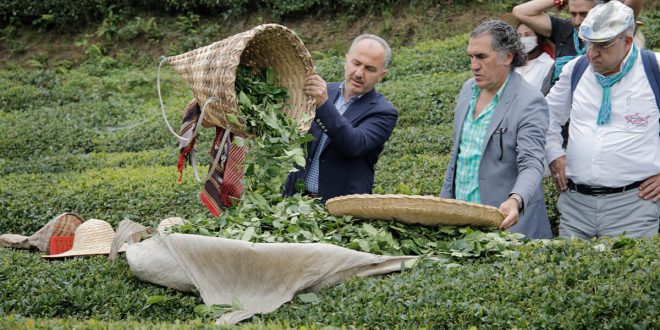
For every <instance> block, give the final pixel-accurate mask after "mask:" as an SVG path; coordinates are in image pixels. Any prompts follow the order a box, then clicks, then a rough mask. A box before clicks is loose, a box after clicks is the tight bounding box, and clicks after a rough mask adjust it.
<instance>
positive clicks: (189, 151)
mask: <svg viewBox="0 0 660 330" xmlns="http://www.w3.org/2000/svg"><path fill="white" fill-rule="evenodd" d="M200 114H201V109H200V107H199V104H198V103H197V100H196V99H193V100H192V101H191V102H190V103H188V105H186V108H185V109H184V110H183V123H182V124H181V131H180V135H181V136H182V137H184V138H186V139H188V140H183V139H182V140H180V141H179V160H178V162H177V169H178V171H179V179H178V181H179V182H181V181H182V175H183V168H184V167H185V164H186V163H190V162H191V159H192V155H193V153H194V151H195V140H196V138H195V137H193V136H192V135H193V132H194V130H195V127H196V125H197V120H198V119H199V116H200ZM224 133H225V130H224V128H220V127H217V128H216V131H215V139H214V140H213V146H212V147H211V162H213V160H215V157H216V155H217V153H218V152H219V150H218V149H219V148H220V142H221V141H222V136H223V135H224ZM233 138H234V135H233V134H230V136H229V138H228V139H227V143H225V146H224V147H223V148H222V150H221V151H220V152H222V154H221V155H220V159H219V160H218V163H217V164H215V165H214V166H213V167H211V168H209V172H210V173H211V175H210V176H209V178H208V179H207V180H206V181H205V182H204V188H203V189H202V191H201V192H200V194H199V198H200V199H201V201H202V203H204V205H205V206H206V208H208V209H209V211H210V212H211V213H212V214H213V215H214V216H216V217H219V216H220V214H221V213H222V210H223V209H224V208H227V207H230V206H232V205H234V203H235V201H236V200H237V199H239V198H240V197H241V195H242V194H243V185H242V184H241V180H242V179H243V161H244V160H245V148H243V147H238V146H236V145H235V144H233V143H232V140H233Z"/></svg>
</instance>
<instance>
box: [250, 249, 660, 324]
mask: <svg viewBox="0 0 660 330" xmlns="http://www.w3.org/2000/svg"><path fill="white" fill-rule="evenodd" d="M659 243H660V237H658V236H656V237H655V238H654V239H652V240H641V241H633V240H628V239H623V240H621V241H619V242H618V243H615V242H614V241H611V240H601V241H591V242H572V243H571V242H561V241H555V242H546V243H543V242H538V243H535V244H531V245H528V246H526V247H523V248H521V249H519V250H520V251H519V252H520V254H519V255H515V256H514V257H512V258H511V259H508V260H497V261H493V260H480V261H475V262H473V263H467V264H463V265H454V266H452V267H447V266H444V265H437V264H428V265H425V266H422V267H418V268H415V269H413V270H411V271H408V272H406V273H403V274H400V275H399V274H397V275H393V276H387V277H376V278H368V279H359V280H358V279H356V280H352V281H349V282H346V283H343V284H340V285H339V286H337V287H336V288H333V289H329V290H326V291H323V292H322V294H321V295H320V298H321V299H320V300H321V301H320V302H319V303H317V304H302V303H300V302H296V303H293V304H286V305H284V306H283V307H282V308H280V309H279V310H277V311H276V312H275V313H273V314H267V315H263V316H260V317H258V318H256V320H257V321H278V320H288V321H289V322H291V323H292V326H294V327H295V326H301V325H304V324H316V325H322V324H332V325H346V326H351V325H355V326H358V327H368V328H371V329H374V328H406V329H411V328H429V329H467V328H471V327H475V328H486V329H512V328H518V329H521V328H523V329H524V328H552V329H593V328H600V329H651V328H655V327H656V326H657V325H658V313H657V311H658V309H659V308H660V304H659V302H660V300H659V299H658V298H660V291H659V287H658V285H657V284H658V283H659V281H660V261H658V260H659V259H658V257H660V253H659V249H658V247H657V246H658V244H659Z"/></svg>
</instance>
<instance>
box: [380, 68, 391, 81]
mask: <svg viewBox="0 0 660 330" xmlns="http://www.w3.org/2000/svg"><path fill="white" fill-rule="evenodd" d="M388 72H389V71H387V69H385V70H383V73H381V75H380V79H378V82H382V81H383V79H385V76H387V73H388Z"/></svg>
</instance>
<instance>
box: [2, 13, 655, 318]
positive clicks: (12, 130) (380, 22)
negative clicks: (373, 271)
mask: <svg viewBox="0 0 660 330" xmlns="http://www.w3.org/2000/svg"><path fill="white" fill-rule="evenodd" d="M515 3H516V1H383V2H368V1H362V0H343V1H338V2H332V1H322V0H305V1H296V2H294V1H278V2H261V1H248V0H231V1H205V0H198V1H175V0H168V1H165V2H159V3H155V2H151V1H149V0H143V1H135V2H130V3H129V2H127V1H104V0H95V1H67V0H49V1H42V2H30V1H11V0H10V1H5V2H2V3H0V24H2V25H0V28H1V29H0V131H1V132H2V135H1V137H0V182H2V184H0V232H2V233H5V232H11V233H17V234H30V233H32V232H34V231H36V230H37V229H39V228H40V227H41V226H43V224H45V223H46V222H47V221H48V220H50V219H51V218H52V217H53V216H55V215H57V214H60V213H62V212H66V211H73V212H77V213H79V214H81V215H82V216H83V217H84V218H85V219H90V218H99V219H104V220H107V221H109V222H110V223H111V224H113V225H114V226H116V225H117V224H118V222H119V221H121V220H123V219H125V218H128V219H131V220H134V221H137V222H140V223H143V224H151V225H155V224H157V222H158V221H159V220H161V219H163V218H166V217H170V216H181V217H184V218H188V219H195V220H196V221H205V220H209V219H210V218H209V214H208V212H207V211H206V210H205V208H204V207H203V206H202V205H201V203H199V201H198V199H197V196H196V195H197V192H198V191H199V189H200V188H201V187H200V186H199V185H198V184H197V183H195V181H194V178H193V176H192V173H191V171H190V170H186V172H185V174H184V180H183V183H182V184H178V183H176V179H177V173H176V158H177V141H176V139H175V138H173V137H172V136H171V135H170V134H169V132H168V131H167V129H166V128H165V125H164V123H163V121H162V118H161V117H160V116H161V115H160V113H159V104H158V100H157V97H156V92H155V81H156V67H157V61H158V56H159V55H162V54H178V53H181V52H183V51H187V50H190V49H193V48H195V47H198V46H202V45H206V44H209V43H211V42H214V41H217V40H220V39H222V38H224V37H226V36H229V35H231V34H233V33H236V32H240V31H243V30H246V29H248V28H250V27H252V26H254V25H256V24H259V23H263V22H279V23H282V24H285V25H287V26H289V27H291V28H292V29H294V31H296V32H297V33H298V34H299V35H300V36H301V38H302V39H303V40H304V41H305V43H306V45H307V47H308V48H309V49H310V52H311V53H312V56H313V59H314V64H315V66H316V68H317V70H318V72H319V73H320V74H321V75H322V76H323V77H324V78H326V79H327V80H329V81H331V80H339V79H341V77H342V70H341V63H342V60H343V52H344V51H345V49H346V47H348V45H349V43H350V40H351V38H352V37H354V36H355V35H357V34H358V33H360V32H363V31H364V32H372V33H377V34H380V35H383V36H384V37H385V38H386V39H387V40H389V41H390V42H391V44H392V45H393V47H394V57H393V62H392V65H391V68H390V74H389V75H388V79H386V80H385V81H384V82H383V83H382V84H380V85H379V86H378V89H379V91H381V92H382V93H383V94H385V95H386V96H387V97H388V98H389V99H390V100H391V101H392V102H393V103H394V105H395V106H396V107H397V109H398V110H399V112H400V120H399V123H398V126H397V128H396V129H395V131H394V133H393V135H392V138H391V139H390V141H389V142H388V143H387V146H386V148H385V150H384V152H383V154H382V156H381V159H380V161H379V163H378V166H377V174H376V184H375V187H374V190H375V192H376V193H405V194H429V195H437V194H439V192H440V188H441V182H442V179H443V175H444V170H445V167H446V163H447V153H448V152H449V150H450V148H451V146H452V140H451V123H452V119H453V113H452V112H453V107H454V105H455V97H456V94H457V92H458V90H459V88H460V86H461V84H462V83H463V81H465V80H466V79H467V78H469V76H470V73H469V72H468V70H467V69H468V59H467V57H466V56H465V55H464V52H465V45H466V42H467V33H468V32H469V31H470V29H471V28H472V27H473V26H474V24H476V23H477V22H478V21H480V20H483V19H485V18H493V17H499V15H501V14H503V13H505V12H508V11H510V9H511V8H512V6H513V5H514V4H515ZM154 8H158V9H154ZM330 11H337V12H339V13H340V14H338V15H325V13H327V12H330ZM641 18H642V20H643V21H644V22H645V25H644V26H643V27H642V31H643V32H644V33H645V36H646V39H647V46H648V47H650V48H655V49H658V47H660V34H659V33H660V32H658V31H660V29H658V28H657V27H658V25H659V24H660V14H659V11H658V4H657V3H656V2H647V4H646V5H645V8H644V11H643V15H642V17H641ZM162 92H163V96H164V104H165V105H166V109H167V116H168V118H169V119H170V121H171V122H172V124H173V125H174V126H175V127H176V126H178V121H179V120H180V116H181V114H180V110H181V109H182V108H183V106H184V105H185V104H186V102H187V101H188V100H189V99H190V97H191V94H190V92H189V90H188V88H187V87H186V85H185V82H183V81H181V80H180V79H179V77H178V76H177V75H176V74H175V73H174V72H173V70H171V69H170V68H169V67H165V68H164V69H163V71H162ZM212 136H213V132H212V130H202V132H201V136H200V139H199V141H200V145H199V151H200V152H199V154H200V156H201V157H200V158H201V159H200V162H201V163H202V164H203V163H205V162H207V161H208V160H209V158H208V155H207V152H208V150H209V145H210V141H211V139H212ZM544 187H545V192H546V200H547V202H548V206H549V213H550V215H551V218H552V219H553V224H554V225H555V230H556V220H557V212H556V209H555V207H554V205H555V200H556V197H557V195H556V193H555V192H554V190H553V188H552V187H551V185H550V182H549V181H545V182H544ZM659 243H660V241H659V238H658V237H656V238H654V239H652V240H627V239H622V238H617V239H599V240H593V241H588V242H564V241H548V242H538V243H533V244H524V245H521V246H518V247H507V251H509V252H510V253H507V254H506V255H502V254H498V255H496V256H490V257H488V256H486V257H483V258H478V259H477V258H461V259H459V260H454V261H450V262H447V263H442V264H435V263H433V264H430V263H429V264H426V263H422V264H419V265H417V266H416V267H414V268H413V269H411V270H408V271H405V272H403V273H401V274H393V275H390V276H383V277H378V278H368V279H359V278H356V279H353V280H351V281H348V282H346V283H343V284H341V285H339V286H337V287H334V288H330V289H327V290H324V291H322V292H320V293H318V296H317V297H316V299H314V298H312V299H308V298H305V299H303V298H295V299H294V300H293V301H292V302H291V303H289V304H286V305H285V306H283V307H282V308H281V309H279V310H278V311H277V312H275V313H273V314H268V315H263V316H259V317H256V318H254V319H253V320H251V321H250V323H247V324H244V325H243V327H247V328H290V327H300V326H307V327H310V328H316V327H319V328H320V327H323V326H324V325H334V326H342V325H343V326H347V327H351V326H355V327H368V328H376V327H379V328H389V327H399V328H410V327H429V328H468V327H471V326H477V327H484V328H514V327H516V328H642V329H643V328H657V327H658V324H659V323H660V322H659V320H658V313H657V310H659V309H660V308H659V307H658V301H659V300H658V298H660V297H659V294H658V283H660V279H659V276H660V275H659V274H660V269H659V263H658V260H659V258H658V257H659V255H658V254H659V253H658V248H657V247H658V244H659ZM200 303H201V299H200V298H199V297H198V296H196V295H189V294H181V293H177V292H174V291H171V290H168V289H164V288H161V287H156V286H153V285H150V284H147V283H143V282H140V281H139V280H137V279H136V278H135V277H134V276H133V275H132V274H131V273H130V271H129V270H128V267H127V264H126V262H125V261H123V260H120V261H119V262H117V263H114V264H111V263H109V262H108V261H107V260H106V259H105V258H103V257H92V258H79V259H70V260H64V261H53V262H47V261H45V260H42V259H41V258H40V257H39V255H38V253H34V252H25V251H14V250H9V249H0V327H2V328H15V327H37V328H52V327H64V328H71V327H77V328H106V327H126V328H134V327H144V328H162V327H172V328H178V327H181V328H190V327H200V328H203V327H211V326H212V323H211V321H209V319H208V316H207V315H200V314H198V313H196V312H195V307H196V306H197V305H198V304H200Z"/></svg>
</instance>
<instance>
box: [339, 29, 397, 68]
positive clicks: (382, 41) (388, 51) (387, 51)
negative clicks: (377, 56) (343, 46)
mask: <svg viewBox="0 0 660 330" xmlns="http://www.w3.org/2000/svg"><path fill="white" fill-rule="evenodd" d="M364 39H369V40H373V41H376V42H377V43H379V44H380V45H381V46H382V47H383V49H384V50H385V63H384V64H385V68H387V65H389V64H390V59H391V58H392V48H390V45H389V44H388V43H387V41H385V39H383V38H381V37H379V36H377V35H375V34H368V33H364V34H361V35H359V36H357V37H356V38H355V39H353V43H352V44H351V48H349V49H348V52H349V53H350V52H351V50H353V47H355V45H357V43H358V42H360V41H362V40H364Z"/></svg>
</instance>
